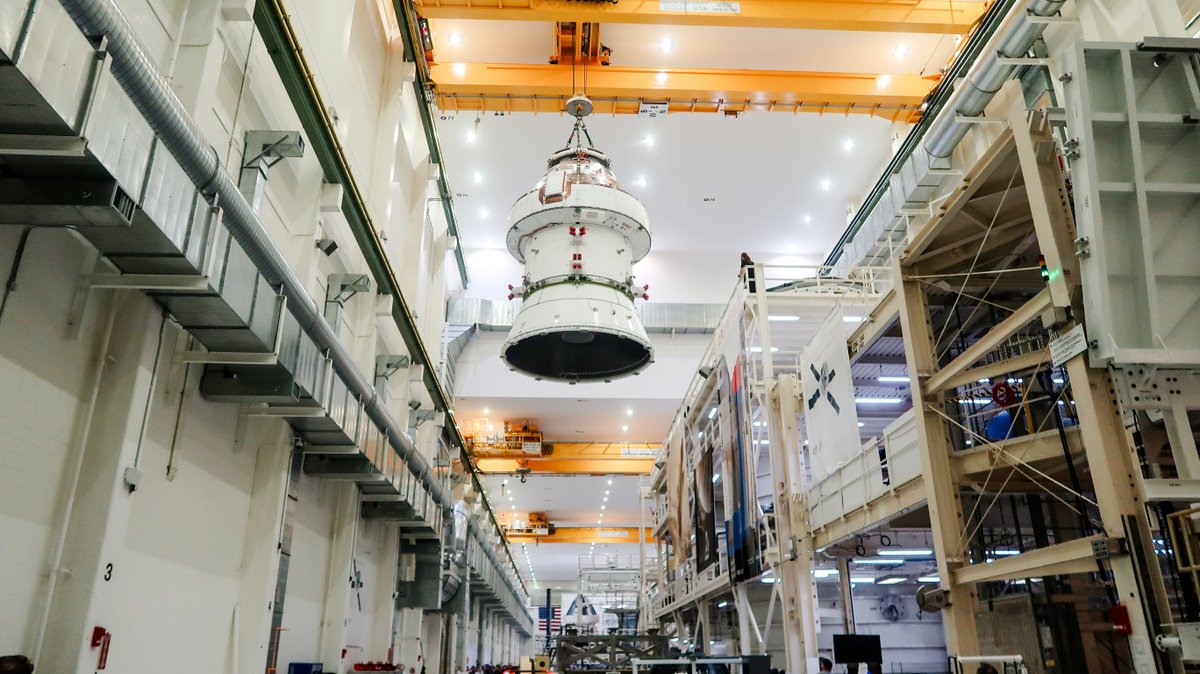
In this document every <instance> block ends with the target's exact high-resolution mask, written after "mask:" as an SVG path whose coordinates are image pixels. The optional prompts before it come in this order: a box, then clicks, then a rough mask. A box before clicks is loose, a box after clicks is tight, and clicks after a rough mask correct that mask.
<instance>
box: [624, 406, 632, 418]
mask: <svg viewBox="0 0 1200 674" xmlns="http://www.w3.org/2000/svg"><path fill="white" fill-rule="evenodd" d="M625 416H627V417H631V416H633V408H632V407H630V408H628V409H626V410H625Z"/></svg>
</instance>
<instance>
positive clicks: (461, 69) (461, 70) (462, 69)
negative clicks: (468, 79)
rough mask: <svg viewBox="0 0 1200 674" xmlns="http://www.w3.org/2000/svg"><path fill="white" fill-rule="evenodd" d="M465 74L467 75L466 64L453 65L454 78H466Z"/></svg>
mask: <svg viewBox="0 0 1200 674" xmlns="http://www.w3.org/2000/svg"><path fill="white" fill-rule="evenodd" d="M466 74H467V64H465V63H455V64H454V76H455V77H464V76H466Z"/></svg>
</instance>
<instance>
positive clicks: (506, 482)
mask: <svg viewBox="0 0 1200 674" xmlns="http://www.w3.org/2000/svg"><path fill="white" fill-rule="evenodd" d="M477 175H478V174H477ZM489 412H491V410H489V409H488V408H486V407H485V408H483V416H485V417H486V416H487V415H488V413H489ZM504 484H508V480H505V481H504Z"/></svg>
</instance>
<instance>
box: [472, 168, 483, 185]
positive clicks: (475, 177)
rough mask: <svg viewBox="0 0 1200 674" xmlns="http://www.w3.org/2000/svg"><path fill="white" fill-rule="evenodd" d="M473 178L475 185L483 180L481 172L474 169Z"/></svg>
mask: <svg viewBox="0 0 1200 674" xmlns="http://www.w3.org/2000/svg"><path fill="white" fill-rule="evenodd" d="M474 180H475V184H476V185H478V184H479V183H481V182H483V174H482V173H480V172H479V171H476V172H475V176H474Z"/></svg>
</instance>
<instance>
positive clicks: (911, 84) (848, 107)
mask: <svg viewBox="0 0 1200 674" xmlns="http://www.w3.org/2000/svg"><path fill="white" fill-rule="evenodd" d="M430 79H431V80H432V81H433V82H434V85H435V86H434V93H435V95H436V96H437V103H438V107H439V108H441V109H442V110H444V111H502V112H547V113H553V112H562V111H563V106H564V104H565V103H566V101H567V99H568V98H570V97H571V96H572V95H574V94H575V93H576V92H575V86H574V85H573V84H572V77H571V65H570V64H518V63H436V64H432V65H431V66H430ZM577 80H578V77H577ZM579 81H581V80H579ZM934 85H935V82H934V81H933V80H932V79H926V78H924V77H920V76H918V75H888V74H872V73H827V72H791V71H775V70H736V69H712V68H662V69H660V68H653V67H641V66H603V67H592V68H589V69H588V77H587V95H588V97H589V98H591V99H592V101H593V103H594V105H595V112H596V113H599V114H636V113H638V112H640V111H641V110H642V106H643V104H660V105H661V104H666V106H667V110H668V111H669V112H721V113H725V114H732V113H740V112H744V111H746V110H763V111H768V112H793V113H799V112H816V113H835V114H868V115H873V116H877V117H884V118H887V119H891V120H905V121H908V120H911V119H913V118H915V117H916V116H918V115H919V114H920V109H921V104H922V102H923V101H924V99H925V97H926V95H928V93H929V91H930V90H931V89H932V88H933V86H934Z"/></svg>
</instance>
